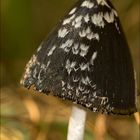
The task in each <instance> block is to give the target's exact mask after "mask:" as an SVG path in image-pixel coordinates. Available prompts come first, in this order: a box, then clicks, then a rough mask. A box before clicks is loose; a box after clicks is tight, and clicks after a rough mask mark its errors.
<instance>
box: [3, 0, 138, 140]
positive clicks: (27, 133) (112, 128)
mask: <svg viewBox="0 0 140 140" xmlns="http://www.w3.org/2000/svg"><path fill="white" fill-rule="evenodd" d="M75 2H76V0H59V1H58V0H1V4H0V6H1V34H0V39H1V41H0V43H1V45H0V49H1V50H0V55H1V59H0V91H1V97H0V105H1V108H0V111H1V112H0V117H1V124H0V125H1V126H0V127H1V128H0V131H1V133H0V139H1V140H56V139H57V140H66V135H67V125H68V120H69V116H70V112H71V103H69V102H67V101H65V102H64V101H62V100H60V99H58V98H56V97H52V96H45V95H43V94H38V93H37V92H34V91H31V90H30V91H28V90H26V89H24V88H22V87H20V85H19V81H20V78H21V76H22V74H23V72H24V68H25V65H26V63H27V62H28V60H29V59H30V57H31V56H32V54H33V52H34V51H35V50H36V49H37V47H38V46H39V44H40V43H41V41H42V40H43V39H44V38H46V35H48V33H49V32H50V31H51V30H52V29H53V27H54V26H55V25H56V24H57V23H58V21H59V20H60V18H62V17H63V15H64V14H65V13H66V12H67V11H69V9H70V7H71V6H72V5H73V4H74V3H75ZM112 3H113V4H114V6H115V7H116V9H117V10H118V14H119V16H120V19H121V22H122V26H123V28H124V31H125V34H126V37H127V40H128V43H129V46H130V50H131V54H132V57H133V62H134V66H135V69H136V72H137V85H138V90H139V91H140V78H139V77H140V69H139V68H140V65H139V64H140V1H139V0H112ZM139 106H140V105H139V104H138V107H139ZM95 139H96V140H138V139H139V127H138V125H137V124H136V121H135V119H134V116H133V115H132V116H131V117H126V116H125V117H123V116H121V117H120V116H119V117H117V116H113V117H111V116H110V117H109V116H104V115H99V114H96V113H92V112H90V111H89V112H88V118H87V125H86V132H85V140H95Z"/></svg>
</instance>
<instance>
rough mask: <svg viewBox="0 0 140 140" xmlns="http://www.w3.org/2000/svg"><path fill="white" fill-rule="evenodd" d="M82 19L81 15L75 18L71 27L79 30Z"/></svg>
mask: <svg viewBox="0 0 140 140" xmlns="http://www.w3.org/2000/svg"><path fill="white" fill-rule="evenodd" d="M82 18H83V16H82V15H80V16H78V17H76V18H75V20H74V21H73V22H72V26H74V27H75V28H79V27H81V24H82Z"/></svg>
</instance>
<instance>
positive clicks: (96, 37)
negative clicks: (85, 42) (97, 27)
mask: <svg viewBox="0 0 140 140" xmlns="http://www.w3.org/2000/svg"><path fill="white" fill-rule="evenodd" d="M87 38H88V39H89V40H91V39H96V40H98V41H99V34H97V33H90V34H88V35H87Z"/></svg>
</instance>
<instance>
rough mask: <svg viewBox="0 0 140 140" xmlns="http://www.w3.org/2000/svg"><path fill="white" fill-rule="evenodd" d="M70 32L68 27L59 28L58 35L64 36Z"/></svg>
mask: <svg viewBox="0 0 140 140" xmlns="http://www.w3.org/2000/svg"><path fill="white" fill-rule="evenodd" d="M67 34H68V30H67V29H66V28H62V29H59V31H58V37H61V38H64V37H65V36H66V35H67Z"/></svg>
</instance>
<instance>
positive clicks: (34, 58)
mask: <svg viewBox="0 0 140 140" xmlns="http://www.w3.org/2000/svg"><path fill="white" fill-rule="evenodd" d="M35 64H38V65H39V64H40V63H39V62H38V61H37V57H36V55H33V56H32V58H31V59H30V61H29V62H28V63H27V65H26V71H25V74H24V77H23V79H22V80H21V81H20V83H21V84H24V80H25V79H26V78H28V77H29V76H30V75H31V67H32V66H33V65H35Z"/></svg>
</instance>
